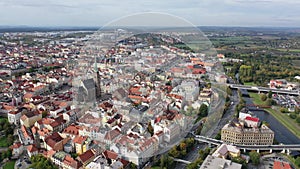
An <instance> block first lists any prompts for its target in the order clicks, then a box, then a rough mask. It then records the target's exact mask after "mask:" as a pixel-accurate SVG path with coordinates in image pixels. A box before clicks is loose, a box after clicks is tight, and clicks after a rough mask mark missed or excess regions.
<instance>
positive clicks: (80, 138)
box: [73, 136, 88, 144]
mask: <svg viewBox="0 0 300 169" xmlns="http://www.w3.org/2000/svg"><path fill="white" fill-rule="evenodd" d="M87 138H88V137H87V136H76V137H75V138H74V140H73V142H74V143H77V144H82V143H83V142H85V140H86V139H87Z"/></svg>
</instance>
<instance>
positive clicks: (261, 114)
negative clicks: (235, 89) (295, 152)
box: [242, 91, 300, 144]
mask: <svg viewBox="0 0 300 169" xmlns="http://www.w3.org/2000/svg"><path fill="white" fill-rule="evenodd" d="M242 93H244V94H245V93H248V92H247V91H242ZM243 99H244V100H245V101H246V104H247V105H252V104H253V102H252V99H251V98H249V97H243ZM250 111H251V110H250ZM252 112H253V113H254V114H255V115H256V116H257V117H258V118H259V119H260V120H261V121H266V122H268V123H269V124H270V128H271V129H272V130H273V131H274V132H275V139H276V140H277V141H278V142H279V143H283V144H300V139H299V138H298V137H297V136H295V135H294V134H293V133H292V132H291V131H289V130H288V129H287V128H286V127H285V126H284V125H283V124H281V123H280V122H279V121H278V120H277V119H276V118H275V117H273V116H272V115H271V114H269V113H268V112H265V111H263V110H255V111H252Z"/></svg>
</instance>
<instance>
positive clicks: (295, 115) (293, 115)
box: [289, 113, 297, 119]
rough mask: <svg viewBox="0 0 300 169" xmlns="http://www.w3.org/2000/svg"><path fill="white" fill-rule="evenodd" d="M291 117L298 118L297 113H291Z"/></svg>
mask: <svg viewBox="0 0 300 169" xmlns="http://www.w3.org/2000/svg"><path fill="white" fill-rule="evenodd" d="M289 116H290V118H291V119H296V118H297V114H295V113H290V115H289Z"/></svg>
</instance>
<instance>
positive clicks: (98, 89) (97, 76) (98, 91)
mask: <svg viewBox="0 0 300 169" xmlns="http://www.w3.org/2000/svg"><path fill="white" fill-rule="evenodd" d="M94 71H95V75H94V81H95V85H96V97H97V98H98V97H100V96H101V83H100V74H99V70H98V67H97V57H96V56H95V63H94Z"/></svg>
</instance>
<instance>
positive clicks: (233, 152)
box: [212, 144, 241, 159]
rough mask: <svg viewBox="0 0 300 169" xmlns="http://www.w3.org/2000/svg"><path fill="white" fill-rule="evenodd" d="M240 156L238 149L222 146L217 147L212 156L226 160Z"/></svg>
mask: <svg viewBox="0 0 300 169" xmlns="http://www.w3.org/2000/svg"><path fill="white" fill-rule="evenodd" d="M240 155H241V152H240V149H238V148H237V147H236V146H232V145H227V144H222V145H220V146H219V147H218V149H217V150H216V151H215V152H214V153H213V154H212V156H214V157H219V158H224V159H226V158H227V157H228V156H230V157H239V156H240Z"/></svg>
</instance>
